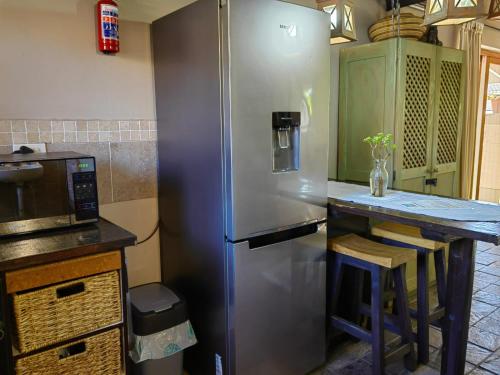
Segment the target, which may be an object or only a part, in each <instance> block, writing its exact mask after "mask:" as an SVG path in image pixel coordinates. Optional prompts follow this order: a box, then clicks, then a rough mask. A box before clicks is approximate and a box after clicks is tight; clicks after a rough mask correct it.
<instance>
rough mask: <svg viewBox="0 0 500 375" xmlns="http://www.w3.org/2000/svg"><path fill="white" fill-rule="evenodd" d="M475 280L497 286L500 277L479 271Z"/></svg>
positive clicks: (475, 274) (475, 275)
mask: <svg viewBox="0 0 500 375" xmlns="http://www.w3.org/2000/svg"><path fill="white" fill-rule="evenodd" d="M474 280H481V281H486V282H488V283H490V284H495V283H497V282H498V281H500V277H499V276H498V275H491V274H489V273H485V272H481V271H478V272H475V273H474Z"/></svg>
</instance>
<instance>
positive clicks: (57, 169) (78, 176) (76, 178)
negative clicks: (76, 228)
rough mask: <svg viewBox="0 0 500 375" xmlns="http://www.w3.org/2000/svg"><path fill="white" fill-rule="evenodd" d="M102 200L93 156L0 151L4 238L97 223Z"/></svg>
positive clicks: (0, 208)
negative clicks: (98, 192)
mask: <svg viewBox="0 0 500 375" xmlns="http://www.w3.org/2000/svg"><path fill="white" fill-rule="evenodd" d="M98 202H99V201H98V196H97V179H96V164H95V158H94V157H93V156H89V155H82V154H78V153H76V152H47V153H32V154H9V155H0V237H4V236H11V235H16V234H23V233H31V232H35V231H40V230H47V229H52V228H61V227H69V226H73V225H79V224H84V223H91V222H96V221H97V220H98V218H99V203H98Z"/></svg>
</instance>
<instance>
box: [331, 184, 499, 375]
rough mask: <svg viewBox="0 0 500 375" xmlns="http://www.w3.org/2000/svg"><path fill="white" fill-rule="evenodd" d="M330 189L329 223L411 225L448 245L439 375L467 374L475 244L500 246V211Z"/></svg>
mask: <svg viewBox="0 0 500 375" xmlns="http://www.w3.org/2000/svg"><path fill="white" fill-rule="evenodd" d="M328 190H329V191H328V196H329V199H328V215H329V219H330V218H331V219H332V220H333V218H338V217H342V216H343V215H348V216H354V217H364V218H367V219H369V218H371V219H376V220H381V221H392V222H396V223H402V224H407V225H412V226H415V227H419V228H420V231H421V234H422V236H423V237H424V238H428V239H432V240H437V241H442V242H446V243H449V244H450V250H449V251H450V253H449V261H448V277H447V291H446V309H445V318H444V325H443V350H442V359H441V374H446V375H457V374H463V373H464V368H465V358H466V349H467V339H468V333H469V318H470V310H471V301H472V284H473V281H474V263H475V250H476V246H475V241H484V242H489V243H493V244H495V245H500V206H499V205H491V204H481V203H478V202H470V201H464V200H458V199H450V198H441V197H435V196H427V195H421V194H414V193H406V192H397V191H393V190H390V191H389V192H388V195H387V197H384V198H375V197H371V196H370V189H369V188H368V187H366V186H360V185H354V184H345V183H341V182H335V181H330V182H329V186H328ZM358 198H359V199H358ZM377 199H380V200H379V201H376V200H377ZM395 202H396V203H395ZM398 202H399V203H401V202H403V204H402V205H398V204H397V203H398ZM397 206H400V207H399V208H396V207H397ZM419 211H422V213H419ZM447 211H448V213H447ZM450 217H453V219H452V218H450ZM476 217H477V218H483V219H484V221H481V219H479V220H475V218H476Z"/></svg>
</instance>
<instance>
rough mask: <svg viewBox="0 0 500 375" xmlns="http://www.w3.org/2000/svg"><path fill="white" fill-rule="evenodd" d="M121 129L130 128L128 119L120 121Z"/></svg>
mask: <svg viewBox="0 0 500 375" xmlns="http://www.w3.org/2000/svg"><path fill="white" fill-rule="evenodd" d="M120 130H130V123H129V122H128V121H120Z"/></svg>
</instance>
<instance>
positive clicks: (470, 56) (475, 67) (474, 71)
mask: <svg viewBox="0 0 500 375" xmlns="http://www.w3.org/2000/svg"><path fill="white" fill-rule="evenodd" d="M483 27H484V25H483V24H482V23H478V22H468V23H466V24H464V25H462V27H461V28H460V33H459V38H458V48H459V49H462V50H464V51H465V61H466V69H467V73H466V76H467V77H466V90H465V111H464V128H463V131H462V150H461V167H460V170H461V178H460V179H461V184H460V189H461V196H462V198H466V199H472V198H473V191H472V186H473V176H474V155H475V147H476V127H477V114H478V111H479V107H480V105H479V87H480V83H481V39H482V34H483Z"/></svg>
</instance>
